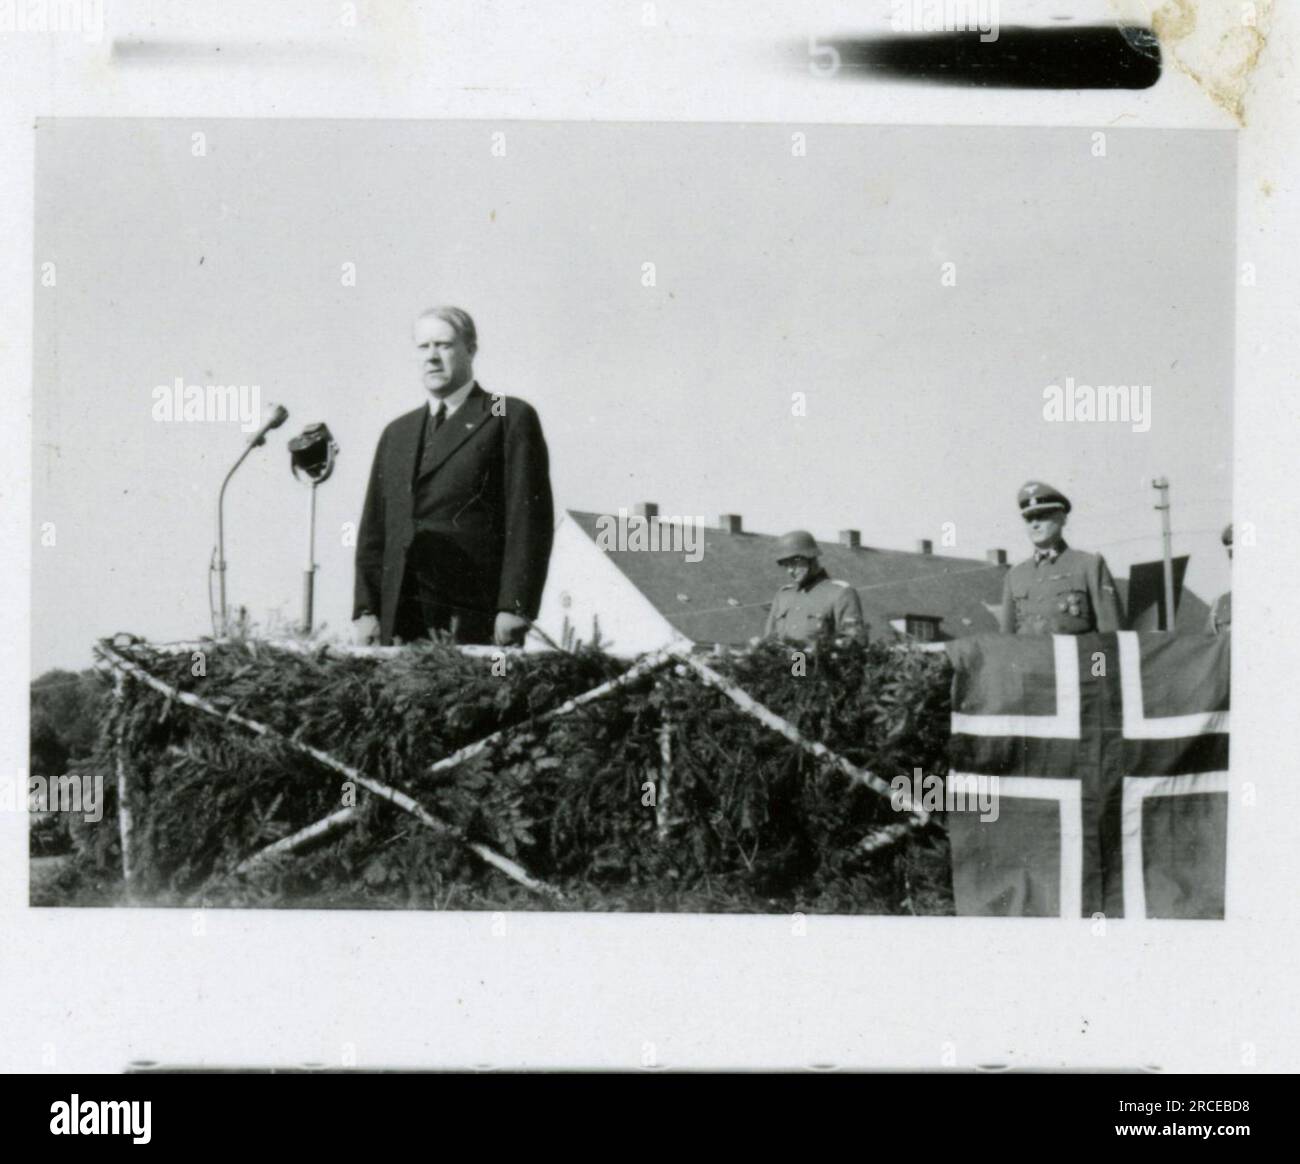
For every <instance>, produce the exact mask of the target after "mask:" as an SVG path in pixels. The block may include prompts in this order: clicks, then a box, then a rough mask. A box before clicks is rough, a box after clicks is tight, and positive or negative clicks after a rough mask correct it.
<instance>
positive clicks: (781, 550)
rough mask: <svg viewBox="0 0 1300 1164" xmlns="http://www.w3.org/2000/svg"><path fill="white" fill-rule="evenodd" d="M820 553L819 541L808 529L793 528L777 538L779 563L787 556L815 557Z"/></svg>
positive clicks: (777, 558)
mask: <svg viewBox="0 0 1300 1164" xmlns="http://www.w3.org/2000/svg"><path fill="white" fill-rule="evenodd" d="M819 553H821V551H820V550H819V549H818V548H817V542H816V541H815V540H814V539H813V536H812V534H810V533H809V532H808V531H807V530H806V529H793V530H791V531H790V532H789V533H785V534H782V535H781V536H780V537H779V538H777V539H776V560H777V563H778V564H779V563H781V562H784V561H785V560H786V559H787V558H815V557H817V555H818V554H819Z"/></svg>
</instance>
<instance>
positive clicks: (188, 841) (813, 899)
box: [50, 641, 952, 913]
mask: <svg viewBox="0 0 1300 1164" xmlns="http://www.w3.org/2000/svg"><path fill="white" fill-rule="evenodd" d="M109 649H110V650H115V652H116V654H117V655H118V656H119V657H120V658H121V659H122V661H123V662H124V663H126V664H129V667H127V668H124V669H122V671H121V672H120V673H122V674H123V676H124V677H123V681H122V697H121V699H120V700H114V701H107V700H106V701H105V711H104V718H105V725H104V731H103V732H101V741H100V744H99V747H98V750H97V752H96V754H95V757H94V760H93V763H94V764H96V765H99V766H102V767H103V769H104V771H105V772H106V773H107V774H109V775H110V778H109V779H108V780H106V782H105V786H106V788H108V789H110V795H109V803H108V804H107V805H106V810H105V816H104V820H103V821H101V822H100V824H99V825H98V826H87V827H86V828H84V829H82V830H80V835H79V837H78V838H77V849H76V854H75V856H74V866H73V871H72V872H71V873H70V874H69V876H68V877H67V878H65V881H64V884H63V885H62V887H61V889H60V892H62V893H63V894H64V899H63V900H67V898H73V899H77V900H87V899H90V900H99V899H104V900H121V893H120V890H121V886H120V884H117V879H118V877H120V859H121V853H120V839H119V837H118V828H117V814H116V806H115V804H114V803H112V801H113V796H112V794H111V790H112V789H113V788H116V787H117V783H116V779H115V776H114V775H113V774H114V773H115V771H116V758H117V754H116V752H115V750H114V749H115V744H116V746H117V747H119V748H120V749H121V751H122V752H123V754H124V758H125V762H126V764H127V767H128V768H129V771H130V775H131V779H130V782H129V785H128V789H127V798H128V800H129V802H130V803H129V805H128V807H129V809H130V818H131V820H132V822H133V829H132V834H131V854H132V856H131V860H132V866H133V870H134V874H133V882H134V884H133V900H134V901H135V902H138V903H142V904H153V905H166V904H175V905H181V904H184V905H193V904H196V903H202V904H211V905H236V906H237V905H255V906H261V907H266V906H281V907H288V906H312V907H317V908H319V907H352V908H365V907H389V908H392V907H416V908H454V909H475V908H480V909H482V908H490V909H513V908H528V909H537V908H556V907H557V906H559V907H561V908H565V909H616V910H627V909H631V910H640V911H645V910H651V911H661V910H691V911H698V912H704V911H727V912H787V911H803V912H843V913H861V912H869V913H903V912H913V911H914V912H918V913H950V912H951V911H952V904H951V887H950V878H949V873H948V860H947V849H946V837H945V835H944V832H943V829H942V827H941V823H942V813H933V814H931V816H930V818H929V820H928V822H927V817H926V814H924V813H918V814H917V815H915V816H913V815H911V814H906V813H900V812H895V811H893V809H892V808H891V806H890V804H889V802H888V800H887V798H886V797H885V796H882V795H881V794H880V793H881V791H882V788H885V787H887V786H888V783H889V780H890V778H891V777H893V776H894V775H897V774H900V773H906V774H910V773H911V772H912V771H913V769H915V768H922V769H923V770H924V771H926V772H928V773H929V772H933V773H936V774H938V775H943V774H944V772H945V771H946V750H947V740H948V722H949V698H950V696H949V685H950V672H949V670H948V665H947V659H946V656H945V655H943V654H925V653H921V652H915V651H910V650H905V649H899V648H897V647H893V646H889V645H884V644H872V645H871V646H867V647H863V646H861V645H860V644H855V643H848V644H835V643H833V642H829V641H828V642H824V643H821V644H818V646H817V648H816V649H815V650H812V651H809V652H807V653H806V659H805V662H806V666H805V667H793V666H792V663H791V660H792V656H791V650H790V648H789V647H786V646H780V645H777V644H764V645H762V646H760V647H758V648H755V649H754V650H752V651H748V652H743V653H734V654H715V655H714V656H712V657H709V658H708V660H707V663H705V662H702V661H701V660H700V659H699V658H697V657H694V656H691V657H685V656H683V657H681V658H680V659H679V658H677V657H675V656H674V655H673V654H670V653H657V654H655V655H652V656H646V657H643V658H642V659H641V660H639V661H637V662H636V663H633V662H631V661H629V660H626V659H618V658H615V657H613V656H610V655H607V654H605V653H603V652H602V651H600V650H599V649H596V648H593V647H582V648H579V650H577V651H576V652H574V653H563V652H545V653H544V652H538V653H517V654H516V653H511V654H509V655H498V656H486V655H483V654H477V655H471V654H468V653H462V652H460V651H458V650H457V649H455V648H454V647H450V646H447V645H444V644H436V643H430V644H427V645H423V644H422V645H420V646H415V647H410V648H406V649H404V650H402V651H401V652H395V653H386V654H385V655H384V656H383V657H366V656H359V655H357V654H352V653H343V652H333V651H330V650H329V649H328V648H326V647H320V648H318V649H316V650H312V651H303V650H301V649H296V650H279V649H277V648H276V647H275V646H274V645H273V644H269V643H266V642H262V643H258V644H253V643H251V642H230V643H207V644H201V645H200V648H199V649H202V650H203V651H204V655H205V660H204V664H205V665H204V667H203V668H197V669H198V670H201V671H202V672H203V673H202V674H199V675H195V674H192V671H193V670H195V669H196V668H194V667H193V666H192V659H191V656H190V655H189V654H182V655H178V654H175V653H169V652H167V651H165V650H161V649H158V648H153V647H150V646H148V645H147V644H141V643H133V644H131V645H130V646H129V647H128V646H117V647H116V648H113V647H110V648H109ZM674 664H676V665H674ZM701 668H702V670H701ZM703 672H707V673H708V674H709V675H710V676H712V677H713V682H712V685H709V684H708V683H706V682H705V681H704V676H703ZM145 676H148V677H151V678H152V679H154V680H156V684H151V683H150V682H149V681H148V680H147V679H146V678H145ZM160 687H161V688H164V689H168V690H169V691H171V692H174V693H175V694H165V693H164V691H163V690H160ZM736 692H741V693H743V694H744V695H745V696H746V698H747V699H748V700H749V701H751V702H752V704H753V705H754V706H756V707H759V708H761V710H762V711H763V712H764V713H765V715H763V716H759V718H755V717H754V710H753V707H750V708H748V709H746V708H744V707H743V706H741V705H738V703H737V701H736V698H735V695H736ZM595 693H598V694H595ZM195 700H198V701H201V702H202V703H203V704H205V705H206V706H207V707H208V708H210V709H211V710H210V711H207V712H197V708H196V706H195V702H194V701H195ZM743 702H744V701H741V703H742V704H743ZM196 712H197V713H196ZM214 713H215V714H214ZM773 721H779V722H780V723H782V724H784V725H786V729H788V730H785V729H781V728H777V727H775V726H774V723H773ZM250 723H251V724H257V725H259V726H260V727H261V728H262V729H264V730H262V731H257V730H254V729H253V728H250V727H248V726H247V725H248V724H250ZM240 725H242V726H240ZM232 727H238V730H232ZM814 743H815V745H816V746H812V745H813V744H814ZM322 757H324V758H325V759H322ZM327 761H329V762H327ZM866 777H870V779H866ZM669 780H671V797H670V798H666V799H665V800H664V801H663V803H662V804H660V803H659V793H660V791H661V790H664V791H666V790H667V789H668V787H669ZM349 784H351V785H352V786H353V787H352V788H351V789H349V788H348V785H349ZM383 790H388V791H390V792H392V791H397V792H400V793H401V795H402V796H405V797H408V798H409V800H410V802H411V804H412V805H414V806H415V807H416V808H417V809H418V810H419V811H418V812H415V813H414V814H413V813H412V811H411V807H410V805H407V804H405V803H403V802H401V801H400V800H396V799H394V797H393V796H391V795H386V794H385V792H384V791H383ZM421 814H427V816H428V817H429V818H430V819H433V820H435V821H437V822H439V823H440V824H441V825H442V826H443V827H442V828H441V829H440V830H438V831H435V830H434V829H433V828H431V827H428V826H427V823H426V824H425V826H423V827H422V826H421V824H420V821H419V819H417V818H419V817H420V816H421ZM480 848H482V849H484V850H489V851H491V852H492V853H495V854H497V855H498V856H500V858H501V861H502V862H503V863H507V864H509V865H511V866H513V867H515V868H517V869H519V870H520V871H522V870H523V869H525V868H526V869H527V870H529V871H530V872H529V873H527V874H525V875H524V876H525V878H529V879H532V880H534V881H536V882H537V883H538V884H544V885H546V886H550V887H552V888H554V889H555V890H556V891H557V893H556V894H555V895H548V894H547V893H545V892H544V891H543V892H541V893H538V892H537V891H536V890H535V888H530V887H529V886H528V884H527V881H522V882H521V881H520V880H519V879H515V880H511V879H509V877H504V878H503V877H500V876H498V871H504V870H503V867H502V864H495V867H494V865H493V863H489V864H488V865H486V866H485V865H483V864H481V863H479V861H478V860H477V858H476V857H475V856H474V853H475V852H478V851H479V849H480ZM479 855H480V856H481V855H482V854H481V853H480V854H479ZM96 894H98V897H96ZM115 894H116V897H115ZM50 903H51V904H55V903H62V901H53V900H52V901H51V902H50Z"/></svg>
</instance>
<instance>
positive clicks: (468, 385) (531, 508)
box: [352, 307, 554, 646]
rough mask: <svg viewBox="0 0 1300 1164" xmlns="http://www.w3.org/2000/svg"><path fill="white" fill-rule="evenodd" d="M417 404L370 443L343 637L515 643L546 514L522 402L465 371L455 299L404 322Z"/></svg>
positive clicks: (473, 340)
mask: <svg viewBox="0 0 1300 1164" xmlns="http://www.w3.org/2000/svg"><path fill="white" fill-rule="evenodd" d="M414 335H415V345H416V350H417V352H418V353H419V360H420V371H421V375H422V377H423V381H424V388H425V391H426V392H427V393H428V400H427V402H426V403H423V404H421V405H420V407H419V408H417V409H414V410H413V411H411V412H408V413H406V414H405V415H404V416H399V417H398V418H397V419H396V420H394V421H393V422H392V423H391V424H389V425H388V427H387V428H385V429H384V432H383V435H382V436H381V437H380V438H379V447H378V448H377V449H376V450H375V460H374V465H373V467H372V469H371V472H370V484H369V487H368V488H367V490H366V501H365V508H364V510H363V511H362V514H361V526H360V529H359V531H358V534H357V558H356V593H355V599H354V603H353V612H352V617H353V620H354V627H355V637H356V638H357V640H358V641H360V642H365V643H368V642H373V641H374V640H375V638H376V637H377V638H378V639H379V641H380V642H382V643H385V644H387V643H391V642H392V641H393V640H394V639H395V638H396V639H401V640H402V641H407V642H409V641H410V640H412V639H417V638H424V637H426V636H427V635H429V634H430V633H437V632H447V633H449V634H450V635H451V636H452V638H454V639H455V641H457V642H460V643H496V644H498V645H501V646H506V645H510V644H518V643H520V642H522V640H523V637H524V634H525V632H526V631H527V629H528V622H529V620H531V619H533V618H535V617H536V616H537V608H538V605H539V603H540V602H541V597H542V587H543V586H544V585H545V583H546V570H547V566H548V564H549V561H550V556H551V542H552V538H553V536H554V511H553V509H552V503H551V481H550V472H549V466H548V457H547V451H546V441H545V438H544V437H543V436H542V427H541V424H540V422H539V421H538V419H537V413H536V412H535V411H534V410H533V408H532V406H531V405H529V404H528V403H526V402H525V401H523V400H519V399H518V398H516V397H513V396H494V395H489V394H488V393H486V392H484V391H483V389H482V388H481V387H479V385H478V384H477V383H476V382H475V380H474V354H475V352H476V351H477V349H478V337H477V333H476V331H475V328H474V321H473V320H472V319H471V318H470V317H469V315H468V314H467V313H466V312H464V311H462V310H461V309H460V308H458V307H434V308H431V309H430V310H428V311H425V312H423V313H422V314H421V315H420V316H419V317H418V318H417V319H416V321H415V328H414Z"/></svg>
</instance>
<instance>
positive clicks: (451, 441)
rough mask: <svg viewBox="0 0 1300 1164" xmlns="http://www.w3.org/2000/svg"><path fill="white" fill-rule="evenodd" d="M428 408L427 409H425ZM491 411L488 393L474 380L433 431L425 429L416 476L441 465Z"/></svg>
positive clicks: (423, 476) (421, 478) (418, 477)
mask: <svg viewBox="0 0 1300 1164" xmlns="http://www.w3.org/2000/svg"><path fill="white" fill-rule="evenodd" d="M427 411H428V410H427V409H426V412H427ZM491 415H492V410H491V408H490V407H489V397H488V394H487V393H486V392H484V391H483V389H482V388H480V387H479V386H478V385H477V384H475V385H474V387H473V388H472V389H471V390H470V394H469V395H468V396H466V397H465V403H464V404H462V405H461V406H460V407H459V408H458V409H457V410H456V411H455V412H454V413H453V414H452V415H451V416H449V417H447V419H446V421H445V422H444V423H443V426H442V428H440V429H439V430H438V431H437V432H436V433H430V432H429V431H428V430H426V431H425V440H424V454H423V456H421V457H420V467H419V469H418V470H417V471H416V477H415V479H416V480H417V481H422V480H423V479H424V478H425V477H427V476H428V475H429V474H430V473H433V472H435V471H436V470H437V469H438V468H440V467H441V465H442V464H443V462H444V461H446V460H447V458H448V457H450V456H451V455H452V453H454V452H455V451H456V450H457V449H458V448H460V446H461V445H463V444H464V443H465V442H466V441H467V440H469V438H470V437H472V436H473V435H474V434H475V433H476V432H477V431H478V430H479V428H481V427H482V425H483V423H484V422H485V421H486V420H487V419H488V417H489V416H491Z"/></svg>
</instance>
